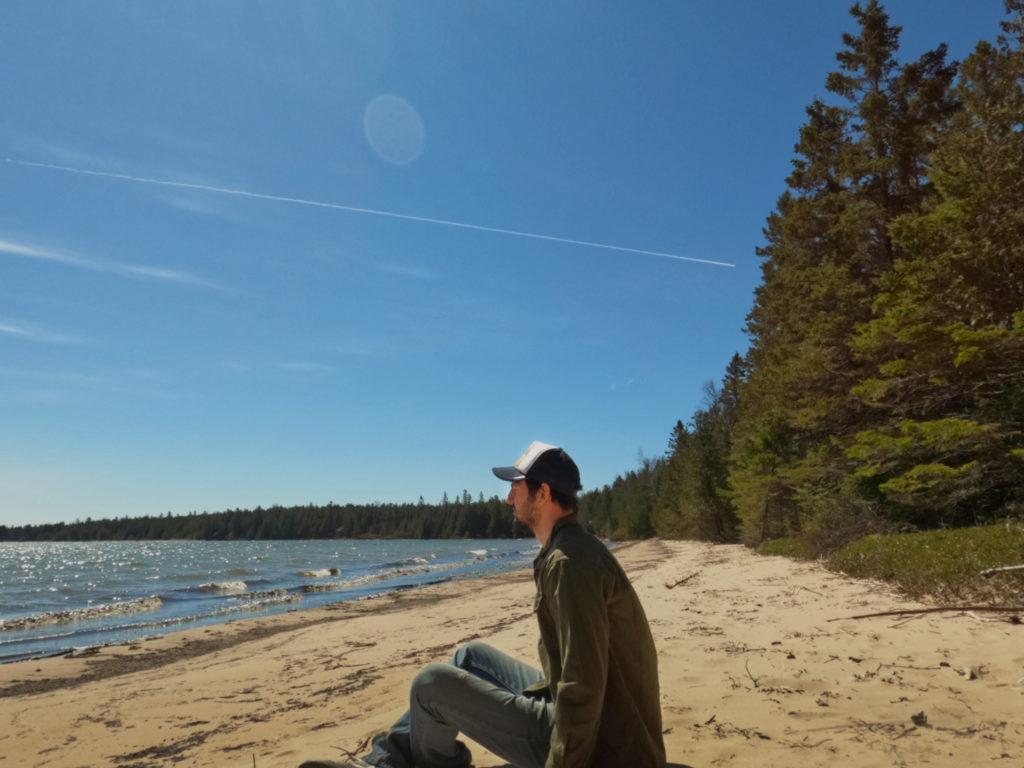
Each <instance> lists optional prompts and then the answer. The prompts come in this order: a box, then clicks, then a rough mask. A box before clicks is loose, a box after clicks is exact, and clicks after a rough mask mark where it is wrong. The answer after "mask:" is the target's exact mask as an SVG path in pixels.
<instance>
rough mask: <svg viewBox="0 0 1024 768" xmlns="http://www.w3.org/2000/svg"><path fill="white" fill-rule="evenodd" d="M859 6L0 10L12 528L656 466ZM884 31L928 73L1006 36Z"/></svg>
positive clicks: (402, 494) (5, 451)
mask: <svg viewBox="0 0 1024 768" xmlns="http://www.w3.org/2000/svg"><path fill="white" fill-rule="evenodd" d="M847 7H848V4H847V3H846V2H831V1H829V2H796V1H795V0H788V1H784V2H775V3H762V2H754V1H752V0H751V1H750V2H734V3H722V2H698V1H696V0H692V1H685V2H684V1H683V0H674V1H672V2H651V3H645V4H641V5H637V4H635V3H605V2H601V3H597V2H595V3H587V4H583V3H535V2H501V3H498V2H475V3H470V2H445V3H440V2H436V3H421V2H411V1H410V2H401V3H399V2H380V1H379V0H373V1H369V0H367V1H366V2H355V1H353V2H315V3H314V2H301V1H297V2H292V3H271V2H265V3H253V2H216V3H214V2H205V3H200V2H180V3H178V2H175V3H171V2H146V3H140V2H128V1H127V0H125V1H124V2H91V3H72V2H39V0H27V1H25V2H6V3H5V4H4V14H3V16H4V23H3V24H2V25H0V72H2V73H3V75H2V76H0V87H2V90H0V95H2V103H3V105H4V106H3V109H2V110H0V159H2V160H0V524H22V523H37V522H46V521H56V520H73V519H75V518H85V517H86V516H92V517H102V516H122V515H139V514H154V513H163V512H165V511H168V510H170V511H172V512H174V513H184V512H188V511H190V510H204V509H206V510H219V509H224V508H229V507H236V506H240V507H253V506H256V505H264V506H266V505H269V504H273V503H282V504H294V503H306V502H315V503H325V502H327V501H330V500H333V501H336V502H342V503H343V502H349V501H351V502H362V501H371V500H380V501H400V500H415V499H416V498H417V497H418V496H420V495H423V496H424V497H426V498H427V499H428V500H431V501H436V500H437V499H439V498H440V496H441V493H442V492H443V491H445V490H447V491H448V492H449V493H457V492H460V491H461V490H462V489H464V488H465V489H468V490H470V492H471V493H473V494H474V495H476V493H477V492H478V491H482V492H483V493H484V494H485V495H491V494H492V493H500V494H503V493H504V492H505V487H504V484H502V483H501V482H500V481H498V480H496V479H495V478H493V477H492V476H491V475H490V472H489V468H490V467H491V466H493V465H495V464H499V463H508V462H510V461H512V460H514V459H515V457H516V456H517V455H518V454H519V453H520V452H521V451H522V450H523V449H524V448H525V447H526V445H527V444H528V443H529V442H530V441H531V440H534V439H541V440H545V441H547V442H553V443H558V444H561V445H563V446H565V447H566V449H567V450H569V452H570V453H572V454H573V456H574V457H575V458H576V459H577V461H578V463H579V464H580V467H581V469H582V474H583V482H584V486H585V487H587V488H592V487H597V486H600V485H602V484H604V483H607V482H610V481H611V480H612V479H613V478H614V476H615V475H616V474H617V473H619V472H622V471H623V470H626V469H629V468H632V467H634V466H635V465H636V461H637V455H638V451H642V452H643V453H644V454H645V455H648V456H651V455H658V454H660V453H662V452H663V451H664V450H665V446H666V441H667V438H668V435H669V432H670V430H671V427H672V425H673V424H674V422H675V420H676V419H678V418H682V419H686V418H688V417H689V415H690V414H691V413H692V412H693V410H694V409H695V408H696V407H698V406H699V405H700V403H701V399H702V394H701V390H702V385H703V383H704V382H706V381H708V380H718V379H719V378H720V377H721V375H722V372H723V369H724V366H725V364H726V362H727V361H728V359H729V358H730V357H731V356H732V354H733V353H734V352H736V351H742V350H743V349H744V348H745V346H746V339H745V337H744V335H743V332H742V327H743V323H744V317H745V315H746V313H747V311H748V310H749V308H750V304H751V300H752V292H753V289H754V287H755V286H756V285H757V282H758V280H759V275H760V273H759V270H758V259H757V257H756V256H755V254H754V248H755V247H756V246H757V245H758V244H759V243H760V242H761V227H762V225H763V222H764V219H765V216H766V215H767V214H768V213H769V212H770V211H771V209H772V207H773V205H774V202H775V199H776V197H777V196H778V194H779V193H780V192H781V191H782V189H783V183H784V178H785V176H786V174H787V172H788V169H789V160H790V158H791V155H792V146H793V144H794V142H795V140H796V136H797V130H798V128H799V126H800V124H801V122H802V119H803V109H804V107H805V106H806V105H807V104H808V103H809V102H810V101H811V99H812V98H814V97H815V96H817V95H823V93H824V89H823V83H824V78H825V74H826V72H827V71H829V70H830V69H832V68H833V67H834V53H835V51H836V50H837V48H838V47H839V45H840V35H841V33H842V32H843V31H847V30H850V29H851V20H850V18H849V16H848V14H847ZM887 8H888V10H889V12H890V15H891V17H892V19H893V21H894V22H895V23H898V24H901V25H903V27H904V36H903V53H904V54H905V55H906V56H908V57H910V56H915V55H917V54H918V53H920V52H922V51H923V50H925V49H926V48H929V47H932V46H934V45H935V44H937V43H938V42H942V41H945V42H947V43H948V44H949V45H950V50H951V54H952V55H953V57H955V58H963V57H964V56H965V55H967V53H969V51H970V50H971V48H973V45H974V43H975V42H976V41H977V40H979V39H982V38H988V39H991V38H993V37H994V36H995V34H996V33H997V31H998V29H997V25H998V22H999V20H1000V19H1001V18H1002V2H1001V1H1000V0H977V1H976V2H962V1H961V0H927V1H926V0H901V1H900V2H890V3H888V4H887ZM53 166H60V167H62V168H65V169H73V170H60V169H58V168H56V167H53ZM97 174H102V175H97ZM115 176H121V177H131V178H115ZM144 180H158V181H169V182H174V183H175V184H181V185H189V186H172V185H158V184H153V183H151V182H150V181H144ZM204 188H205V189H204ZM216 189H220V190H224V189H231V190H237V191H241V192H247V193H254V194H255V195H264V196H267V197H256V196H247V195H240V194H226V193H224V192H220V191H215V190H216ZM269 198H291V199H294V200H302V201H311V202H320V203H330V204H335V205H339V206H349V207H355V208H360V209H372V210H376V211H385V212H393V213H399V214H403V215H407V216H414V217H422V218H429V219H435V220H443V221H449V222H457V223H465V224H472V225H477V226H480V227H490V228H495V229H503V230H511V231H516V232H522V233H532V234H540V235H547V236H551V237H556V238H564V239H567V240H578V241H587V242H591V243H599V244H605V245H614V246H620V247H623V248H627V249H634V250H633V251H628V250H626V251H622V250H620V251H616V250H608V249H604V248H597V247H587V246H581V245H575V244H570V243H567V242H559V241H555V240H540V239H535V238H527V237H517V236H512V235H508V234H500V233H497V232H493V231H486V230H480V229H468V228H463V227H454V226H449V225H443V224H437V223H428V222H424V221H413V220H409V219H403V218H395V217H388V216H378V215H371V214H367V213H359V212H355V211H352V210H342V209H339V208H331V207H322V206H315V205H308V204H300V203H296V202H289V201H286V200H283V199H269ZM638 251H652V252H659V253H665V254H673V255H677V256H682V257H686V258H690V259H698V260H707V261H717V262H727V263H730V264H734V265H735V266H733V267H725V266H719V265H715V264H708V263H702V262H700V261H685V260H680V259H673V258H666V257H664V256H655V255H649V254H644V253H639V252H638Z"/></svg>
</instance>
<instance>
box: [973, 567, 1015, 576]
mask: <svg viewBox="0 0 1024 768" xmlns="http://www.w3.org/2000/svg"><path fill="white" fill-rule="evenodd" d="M1004 571H1024V565H1004V566H1003V567H1002V568H989V569H988V570H986V571H982V572H981V575H982V576H991V575H992V574H993V573H1003V572H1004Z"/></svg>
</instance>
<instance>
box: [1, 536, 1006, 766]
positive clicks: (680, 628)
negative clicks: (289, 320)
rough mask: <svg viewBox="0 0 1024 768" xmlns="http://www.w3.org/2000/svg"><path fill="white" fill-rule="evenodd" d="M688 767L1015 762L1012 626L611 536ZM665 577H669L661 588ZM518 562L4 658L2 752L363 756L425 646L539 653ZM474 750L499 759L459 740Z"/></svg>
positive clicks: (695, 550) (182, 760) (64, 759)
mask: <svg viewBox="0 0 1024 768" xmlns="http://www.w3.org/2000/svg"><path fill="white" fill-rule="evenodd" d="M617 554H618V557H619V559H620V561H621V562H622V563H623V565H624V566H625V568H626V570H627V571H628V572H629V574H630V575H631V577H632V579H633V582H634V585H635V586H636V589H637V592H638V593H639V594H640V597H641V600H642V601H643V603H644V606H645V609H646V611H647V614H648V617H649V618H650V623H651V628H652V630H653V632H654V637H655V642H656V644H657V647H658V653H659V658H660V671H661V693H662V711H663V715H664V729H665V741H666V745H667V747H668V752H669V759H670V761H671V762H673V763H676V764H685V765H689V766H694V768H697V767H698V766H723V765H737V766H747V765H756V766H758V768H767V767H768V766H795V765H799V766H802V767H803V766H819V765H820V766H826V765H827V766H837V765H843V766H862V767H865V768H866V767H867V766H890V765H895V766H902V765H907V766H910V765H929V766H965V765H970V766H979V765H1006V766H1021V765H1024V625H1020V624H1013V623H1011V621H1010V620H1009V617H1008V616H1007V615H1005V614H1003V615H999V614H980V613H979V614H977V615H971V614H966V613H928V614H920V615H906V616H887V617H877V618H866V619H853V618H848V617H851V616H854V615H859V614H866V613H873V612H880V611H890V610H895V609H913V608H920V607H925V606H923V605H921V604H918V603H914V602H912V601H908V600H906V599H903V598H900V597H899V596H898V595H896V594H895V593H894V592H893V591H892V590H891V589H889V588H888V587H887V586H886V585H883V584H879V583H877V582H870V581H858V580H853V579H848V578H844V577H841V576H839V575H836V574H833V573H830V572H828V571H826V570H825V569H823V568H822V567H821V566H819V565H817V564H810V563H795V562H793V561H790V560H787V559H784V558H774V557H759V556H757V555H754V554H752V553H750V552H749V551H748V550H746V549H744V548H742V547H739V546H710V545H704V544H698V543H694V542H666V541H657V540H652V541H644V542H640V543H636V544H630V545H626V546H624V547H622V548H621V549H620V550H618V553H617ZM670 585H675V586H671V587H670ZM532 596H533V583H532V578H531V574H530V573H529V572H527V571H520V572H516V573H513V574H505V575H500V576H493V577H485V578H480V579H475V580H466V581H458V582H451V583H446V584H438V585H433V586H429V587H425V588H421V589H416V590H408V591H405V592H399V593H396V594H393V595H390V596H385V597H380V598H374V599H370V600H364V601H359V602H353V603H345V604H339V605H335V606H331V607H328V608H320V609H313V610H307V611H295V612H292V613H288V614H282V615H279V616H274V617H269V618H258V619H249V620H240V621H235V622H232V623H230V624H225V625H221V626H217V627H213V628H207V629H197V630H190V631H187V632H180V633H176V634H172V635H167V636H165V637H162V638H157V639H152V640H146V641H143V642H138V643H133V644H131V645H127V646H119V647H107V648H102V649H99V650H96V651H95V652H92V653H87V654H83V655H80V656H78V657H75V658H68V657H58V658H49V659H42V660H37V661H24V662H18V663H14V664H8V665H5V666H2V667H0V767H5V766H12V767H13V766H19V768H20V767H21V766H51V767H52V768H64V767H66V768H86V767H87V766H88V767H91V766H117V767H118V768H156V767H157V766H167V765H184V766H239V768H251V767H252V766H254V765H255V766H256V767H257V768H279V767H281V768H286V767H292V768H293V767H294V766H296V765H297V764H298V763H299V762H301V761H302V760H303V759H308V758H311V757H328V758H333V759H341V758H343V757H344V756H345V755H346V753H347V752H353V753H360V752H361V751H362V750H363V749H364V746H365V743H366V741H367V739H368V738H369V737H370V736H371V735H372V734H374V733H375V732H377V731H379V730H381V729H383V728H385V727H386V726H387V725H388V724H389V723H390V722H391V721H392V720H394V719H395V718H396V717H397V716H398V715H399V714H401V712H402V711H403V709H404V708H405V705H404V699H405V697H406V694H407V690H408V684H409V682H410V680H411V679H412V677H413V676H414V675H415V674H416V672H417V670H418V669H419V668H420V667H421V666H422V665H423V664H424V663H426V662H429V661H437V660H445V659H447V658H449V657H450V656H451V654H452V653H453V652H454V650H455V649H456V648H457V647H458V646H459V645H460V644H462V643H465V642H467V641H469V640H474V639H481V640H485V641H486V642H488V643H491V644H492V645H495V646H497V647H498V648H501V649H502V650H504V651H506V652H509V653H512V654H515V655H517V656H520V657H522V658H524V659H528V660H530V661H533V662H534V663H535V659H536V637H537V630H536V626H535V622H534V618H533V615H532ZM471 746H473V747H474V749H473V753H474V758H475V763H476V765H477V766H501V765H504V763H503V761H501V760H500V759H498V758H496V757H495V756H494V755H491V754H488V753H487V752H485V751H484V750H482V749H481V748H479V747H476V746H475V745H471Z"/></svg>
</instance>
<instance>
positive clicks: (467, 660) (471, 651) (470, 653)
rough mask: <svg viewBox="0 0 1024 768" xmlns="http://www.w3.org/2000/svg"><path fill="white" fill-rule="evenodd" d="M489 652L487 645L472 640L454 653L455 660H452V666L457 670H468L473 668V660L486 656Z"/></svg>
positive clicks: (489, 647) (489, 648)
mask: <svg viewBox="0 0 1024 768" xmlns="http://www.w3.org/2000/svg"><path fill="white" fill-rule="evenodd" d="M490 651H491V646H489V645H487V643H481V642H480V641H479V640H473V641H471V642H468V643H466V644H465V645H463V646H462V647H461V648H459V650H457V651H456V652H455V658H453V659H452V664H454V665H455V666H456V667H458V668H459V669H469V668H470V667H471V666H473V661H474V659H477V658H480V657H481V656H486V655H487V654H488V653H489V652H490Z"/></svg>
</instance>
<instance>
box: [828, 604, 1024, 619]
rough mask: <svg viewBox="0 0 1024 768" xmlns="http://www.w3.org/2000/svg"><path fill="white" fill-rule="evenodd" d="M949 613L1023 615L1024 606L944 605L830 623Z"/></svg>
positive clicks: (869, 614) (843, 617)
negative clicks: (986, 612) (981, 612)
mask: <svg viewBox="0 0 1024 768" xmlns="http://www.w3.org/2000/svg"><path fill="white" fill-rule="evenodd" d="M947 611H959V612H961V613H967V612H969V611H995V612H996V613H1021V612H1022V611H1024V606H1016V607H1005V608H1004V607H995V606H991V605H944V606H941V607H939V608H905V609H903V610H902V611H881V612H879V613H862V614H859V615H857V616H840V617H839V618H837V619H829V621H830V622H831V621H843V620H844V619H872V618H874V617H876V616H909V615H910V614H920V613H944V612H947Z"/></svg>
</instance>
